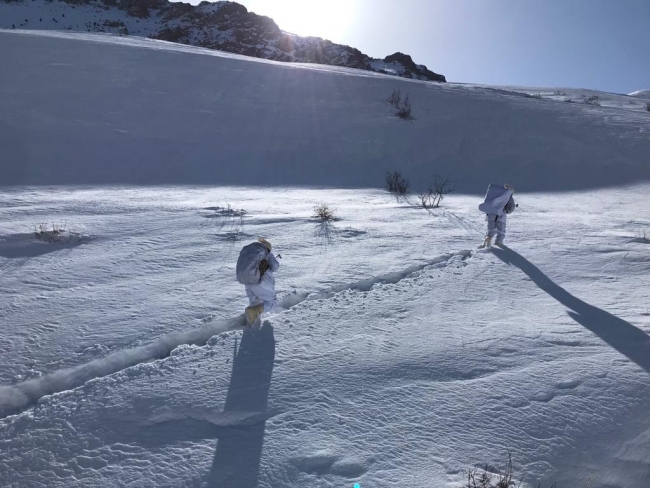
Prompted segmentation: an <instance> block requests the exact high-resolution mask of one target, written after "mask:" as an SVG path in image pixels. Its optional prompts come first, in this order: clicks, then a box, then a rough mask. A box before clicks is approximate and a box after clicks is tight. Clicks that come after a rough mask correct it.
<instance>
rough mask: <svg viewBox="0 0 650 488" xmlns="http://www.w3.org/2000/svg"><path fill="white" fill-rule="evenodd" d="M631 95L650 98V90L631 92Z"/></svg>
mask: <svg viewBox="0 0 650 488" xmlns="http://www.w3.org/2000/svg"><path fill="white" fill-rule="evenodd" d="M630 96H631V97H638V98H648V99H650V90H639V91H635V92H632V93H630Z"/></svg>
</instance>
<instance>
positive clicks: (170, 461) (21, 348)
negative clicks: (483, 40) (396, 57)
mask: <svg viewBox="0 0 650 488" xmlns="http://www.w3.org/2000/svg"><path fill="white" fill-rule="evenodd" d="M0 46H1V49H0V66H2V76H1V77H0V184H1V185H3V186H1V187H0V277H1V278H0V280H1V281H0V283H1V286H0V452H1V453H3V454H2V455H1V456H0V485H2V486H8V487H12V488H13V487H16V488H18V487H23V486H29V487H32V486H34V487H40V486H48V487H55V488H64V487H65V488H76V487H79V488H81V487H87V486H93V487H113V486H155V487H179V486H182V487H206V488H207V487H209V488H305V487H310V488H311V487H319V488H341V487H347V488H352V487H353V486H354V484H355V483H358V484H359V485H360V486H362V487H364V488H368V487H386V488H393V487H395V488H397V487H399V488H402V487H409V488H411V487H414V488H431V487H436V488H438V487H440V488H460V487H461V486H463V484H464V483H465V482H466V480H467V470H468V469H470V468H473V467H475V466H485V463H488V464H489V465H490V466H503V465H504V461H505V459H506V458H507V454H508V452H510V453H511V454H512V459H513V463H514V468H515V475H516V477H517V481H519V480H523V482H522V484H521V486H522V488H524V487H525V488H538V486H539V485H540V484H541V486H542V487H544V488H547V487H551V486H553V483H556V482H557V488H569V487H570V488H583V487H585V486H589V487H590V488H630V487H635V488H637V487H644V486H650V465H649V464H648V459H650V418H649V417H648V413H647V406H648V404H650V335H649V334H650V305H649V304H650V240H649V239H648V236H650V202H649V200H648V194H649V191H650V183H648V181H647V180H648V177H649V176H650V166H648V164H647V155H648V154H650V123H649V122H650V116H649V115H648V114H647V112H645V101H644V100H642V99H639V98H635V97H629V96H624V95H615V94H606V93H600V92H592V91H588V90H564V89H537V88H525V87H485V86H476V85H453V84H447V85H438V84H430V83H420V82H411V81H408V80H403V79H395V78H389V77H385V76H383V75H379V74H373V73H368V72H357V71H354V70H350V69H343V68H332V67H326V66H318V65H309V66H307V65H283V64H279V63H274V62H268V61H262V60H251V59H246V58H243V57H240V56H234V55H226V54H223V53H218V52H214V51H207V50H202V49H198V48H192V47H187V46H180V45H174V44H169V43H163V42H155V41H150V40H145V39H138V38H122V37H115V36H97V35H86V34H71V33H53V32H48V33H39V34H37V33H29V32H0ZM394 88H399V89H400V90H401V91H402V93H406V92H408V93H409V94H410V98H411V101H412V103H413V108H414V116H415V120H412V121H403V120H400V119H399V118H397V117H395V115H394V109H393V108H392V107H390V106H389V105H388V104H387V103H386V99H387V98H388V97H389V96H390V94H391V92H392V90H393V89H394ZM593 97H598V98H597V99H594V98H593ZM567 100H568V101H567ZM586 102H589V103H586ZM395 169H397V170H400V171H402V172H403V173H404V174H405V176H406V177H408V178H410V179H411V182H412V184H413V186H414V190H416V191H417V190H418V189H419V186H421V185H423V184H424V183H425V182H427V181H428V180H429V178H431V177H432V176H433V175H434V174H435V173H436V172H437V173H441V174H443V175H447V174H448V175H449V176H451V177H452V178H453V179H454V180H455V181H456V183H457V187H458V189H459V190H460V191H462V192H463V193H460V194H455V195H449V196H448V197H446V198H445V199H444V200H443V203H442V207H441V208H439V209H435V210H429V211H426V210H424V209H423V208H421V206H418V204H417V202H416V201H415V200H416V198H415V197H411V198H409V199H406V200H402V201H400V202H397V201H396V200H395V199H394V198H393V197H392V196H390V195H389V194H388V193H387V192H385V191H383V190H379V189H371V188H369V187H373V186H381V185H382V183H383V180H384V174H385V171H386V170H395ZM499 181H508V182H510V183H512V184H513V185H514V186H515V187H516V188H517V193H516V194H515V197H516V199H517V202H518V203H519V208H518V209H517V211H516V212H515V213H514V214H513V215H511V216H509V218H508V236H507V239H506V243H507V247H505V246H504V247H503V248H496V249H488V250H478V249H477V248H478V245H479V244H480V243H481V242H482V240H483V235H484V232H485V225H486V224H485V221H484V215H482V214H480V212H479V211H478V208H477V207H478V204H479V203H480V201H481V198H479V197H476V196H471V195H470V193H471V192H483V191H485V188H486V186H487V184H488V183H490V182H499ZM172 183H174V184H173V185H172ZM81 184H83V185H81ZM234 184H236V185H239V186H228V185H234ZM300 185H311V187H307V186H300ZM318 185H321V186H322V185H329V186H330V187H331V188H327V189H323V188H321V189H318V188H314V187H315V186H318ZM352 187H366V188H362V189H358V188H357V189H354V188H352ZM533 190H534V191H533ZM323 204H325V205H327V206H328V207H329V208H330V209H332V210H333V211H334V213H335V217H336V218H335V219H334V220H332V221H329V222H319V221H318V220H317V219H316V218H314V211H315V208H316V207H317V206H320V205H323ZM59 225H60V226H62V227H61V228H65V232H64V233H63V238H62V239H61V240H60V241H58V242H52V243H48V242H45V241H43V240H42V239H37V237H36V235H35V233H34V232H35V229H39V228H43V229H48V228H54V227H50V226H59ZM41 226H42V227H41ZM260 236H262V237H265V238H267V239H268V240H269V241H270V242H271V243H272V244H273V250H274V252H276V253H279V254H281V256H282V257H281V259H280V260H279V261H280V269H279V270H278V272H277V273H276V275H275V277H276V291H277V294H278V299H279V301H280V303H281V304H282V305H283V306H284V307H285V310H283V311H281V312H279V313H276V314H267V315H265V316H264V317H263V319H264V321H263V324H262V326H261V327H259V328H253V329H248V328H247V329H246V330H244V327H242V313H243V311H244V308H245V307H246V306H247V304H248V300H247V299H246V295H245V292H244V287H243V286H242V285H241V284H239V283H237V282H236V280H235V264H236V261H237V256H238V254H239V251H240V249H241V247H242V246H243V245H245V244H248V243H249V242H251V241H253V240H255V239H257V238H258V237H260Z"/></svg>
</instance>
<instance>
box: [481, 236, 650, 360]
mask: <svg viewBox="0 0 650 488" xmlns="http://www.w3.org/2000/svg"><path fill="white" fill-rule="evenodd" d="M492 250H493V252H494V255H495V256H496V257H497V258H499V259H500V260H501V261H503V262H504V263H506V264H509V265H513V266H516V267H517V268H519V269H520V270H522V271H523V272H524V273H525V274H526V275H527V276H528V277H529V278H530V279H531V280H532V281H533V282H534V283H535V284H536V285H537V286H538V287H539V288H540V289H542V290H544V291H545V292H546V293H548V294H549V295H550V296H551V297H553V298H554V299H555V300H557V301H558V302H560V303H561V304H562V305H564V306H565V307H567V308H569V309H571V310H570V311H569V312H567V313H568V315H569V316H570V317H571V318H572V319H573V320H575V321H576V322H578V323H579V324H580V325H582V326H583V327H584V328H586V329H588V330H590V331H591V332H593V333H594V334H596V335H597V336H598V337H600V338H601V339H602V340H603V341H605V342H606V343H607V344H609V345H610V346H611V347H613V348H614V349H616V350H617V351H618V352H620V353H621V354H623V355H624V356H626V357H627V358H629V359H630V360H632V361H634V362H635V363H636V364H638V365H639V366H641V367H642V368H643V369H644V370H646V371H647V372H649V373H650V336H648V334H646V333H645V332H643V331H642V330H641V329H639V328H638V327H635V326H634V325H632V324H630V323H629V322H626V321H625V320H623V319H620V318H618V317H616V316H615V315H612V314H611V313H609V312H606V311H605V310H602V309H600V308H598V307H594V306H593V305H590V304H588V303H586V302H583V301H582V300H580V299H579V298H576V297H574V296H573V295H571V293H569V292H568V291H566V290H565V289H564V288H562V287H561V286H559V285H557V284H556V283H555V282H554V281H553V280H551V279H550V278H549V277H548V276H546V275H545V274H544V273H543V272H542V271H541V270H540V269H539V268H538V267H537V266H535V265H534V264H533V263H531V262H530V261H528V260H527V259H526V258H524V257H523V256H522V255H520V254H518V253H516V252H515V251H513V250H512V249H510V248H508V247H505V246H502V248H501V249H500V248H496V247H493V248H492Z"/></svg>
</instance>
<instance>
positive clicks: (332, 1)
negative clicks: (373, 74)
mask: <svg viewBox="0 0 650 488" xmlns="http://www.w3.org/2000/svg"><path fill="white" fill-rule="evenodd" d="M255 7H257V8H251V10H253V11H254V12H255V13H258V14H262V15H267V16H269V17H271V18H272V19H273V20H275V23H276V24H278V26H279V27H280V29H282V30H283V31H285V32H290V33H292V34H298V35H300V36H315V37H323V38H325V39H329V40H331V41H334V42H340V41H341V38H342V37H343V36H344V35H345V34H346V33H347V31H348V29H349V28H350V27H351V25H352V22H353V21H354V17H355V15H356V2H354V0H272V1H269V0H266V1H264V2H259V6H258V5H255Z"/></svg>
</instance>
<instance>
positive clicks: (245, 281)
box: [237, 242, 269, 285]
mask: <svg viewBox="0 0 650 488" xmlns="http://www.w3.org/2000/svg"><path fill="white" fill-rule="evenodd" d="M268 254H269V250H268V249H267V248H266V246H264V244H262V243H261V242H253V243H252V244H248V245H247V246H244V248H243V249H242V250H241V251H240V253H239V258H238V259H237V281H239V282H240V283H241V284H242V285H254V284H256V283H259V281H260V278H261V275H260V262H262V260H264V259H266V256H267V255H268Z"/></svg>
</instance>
